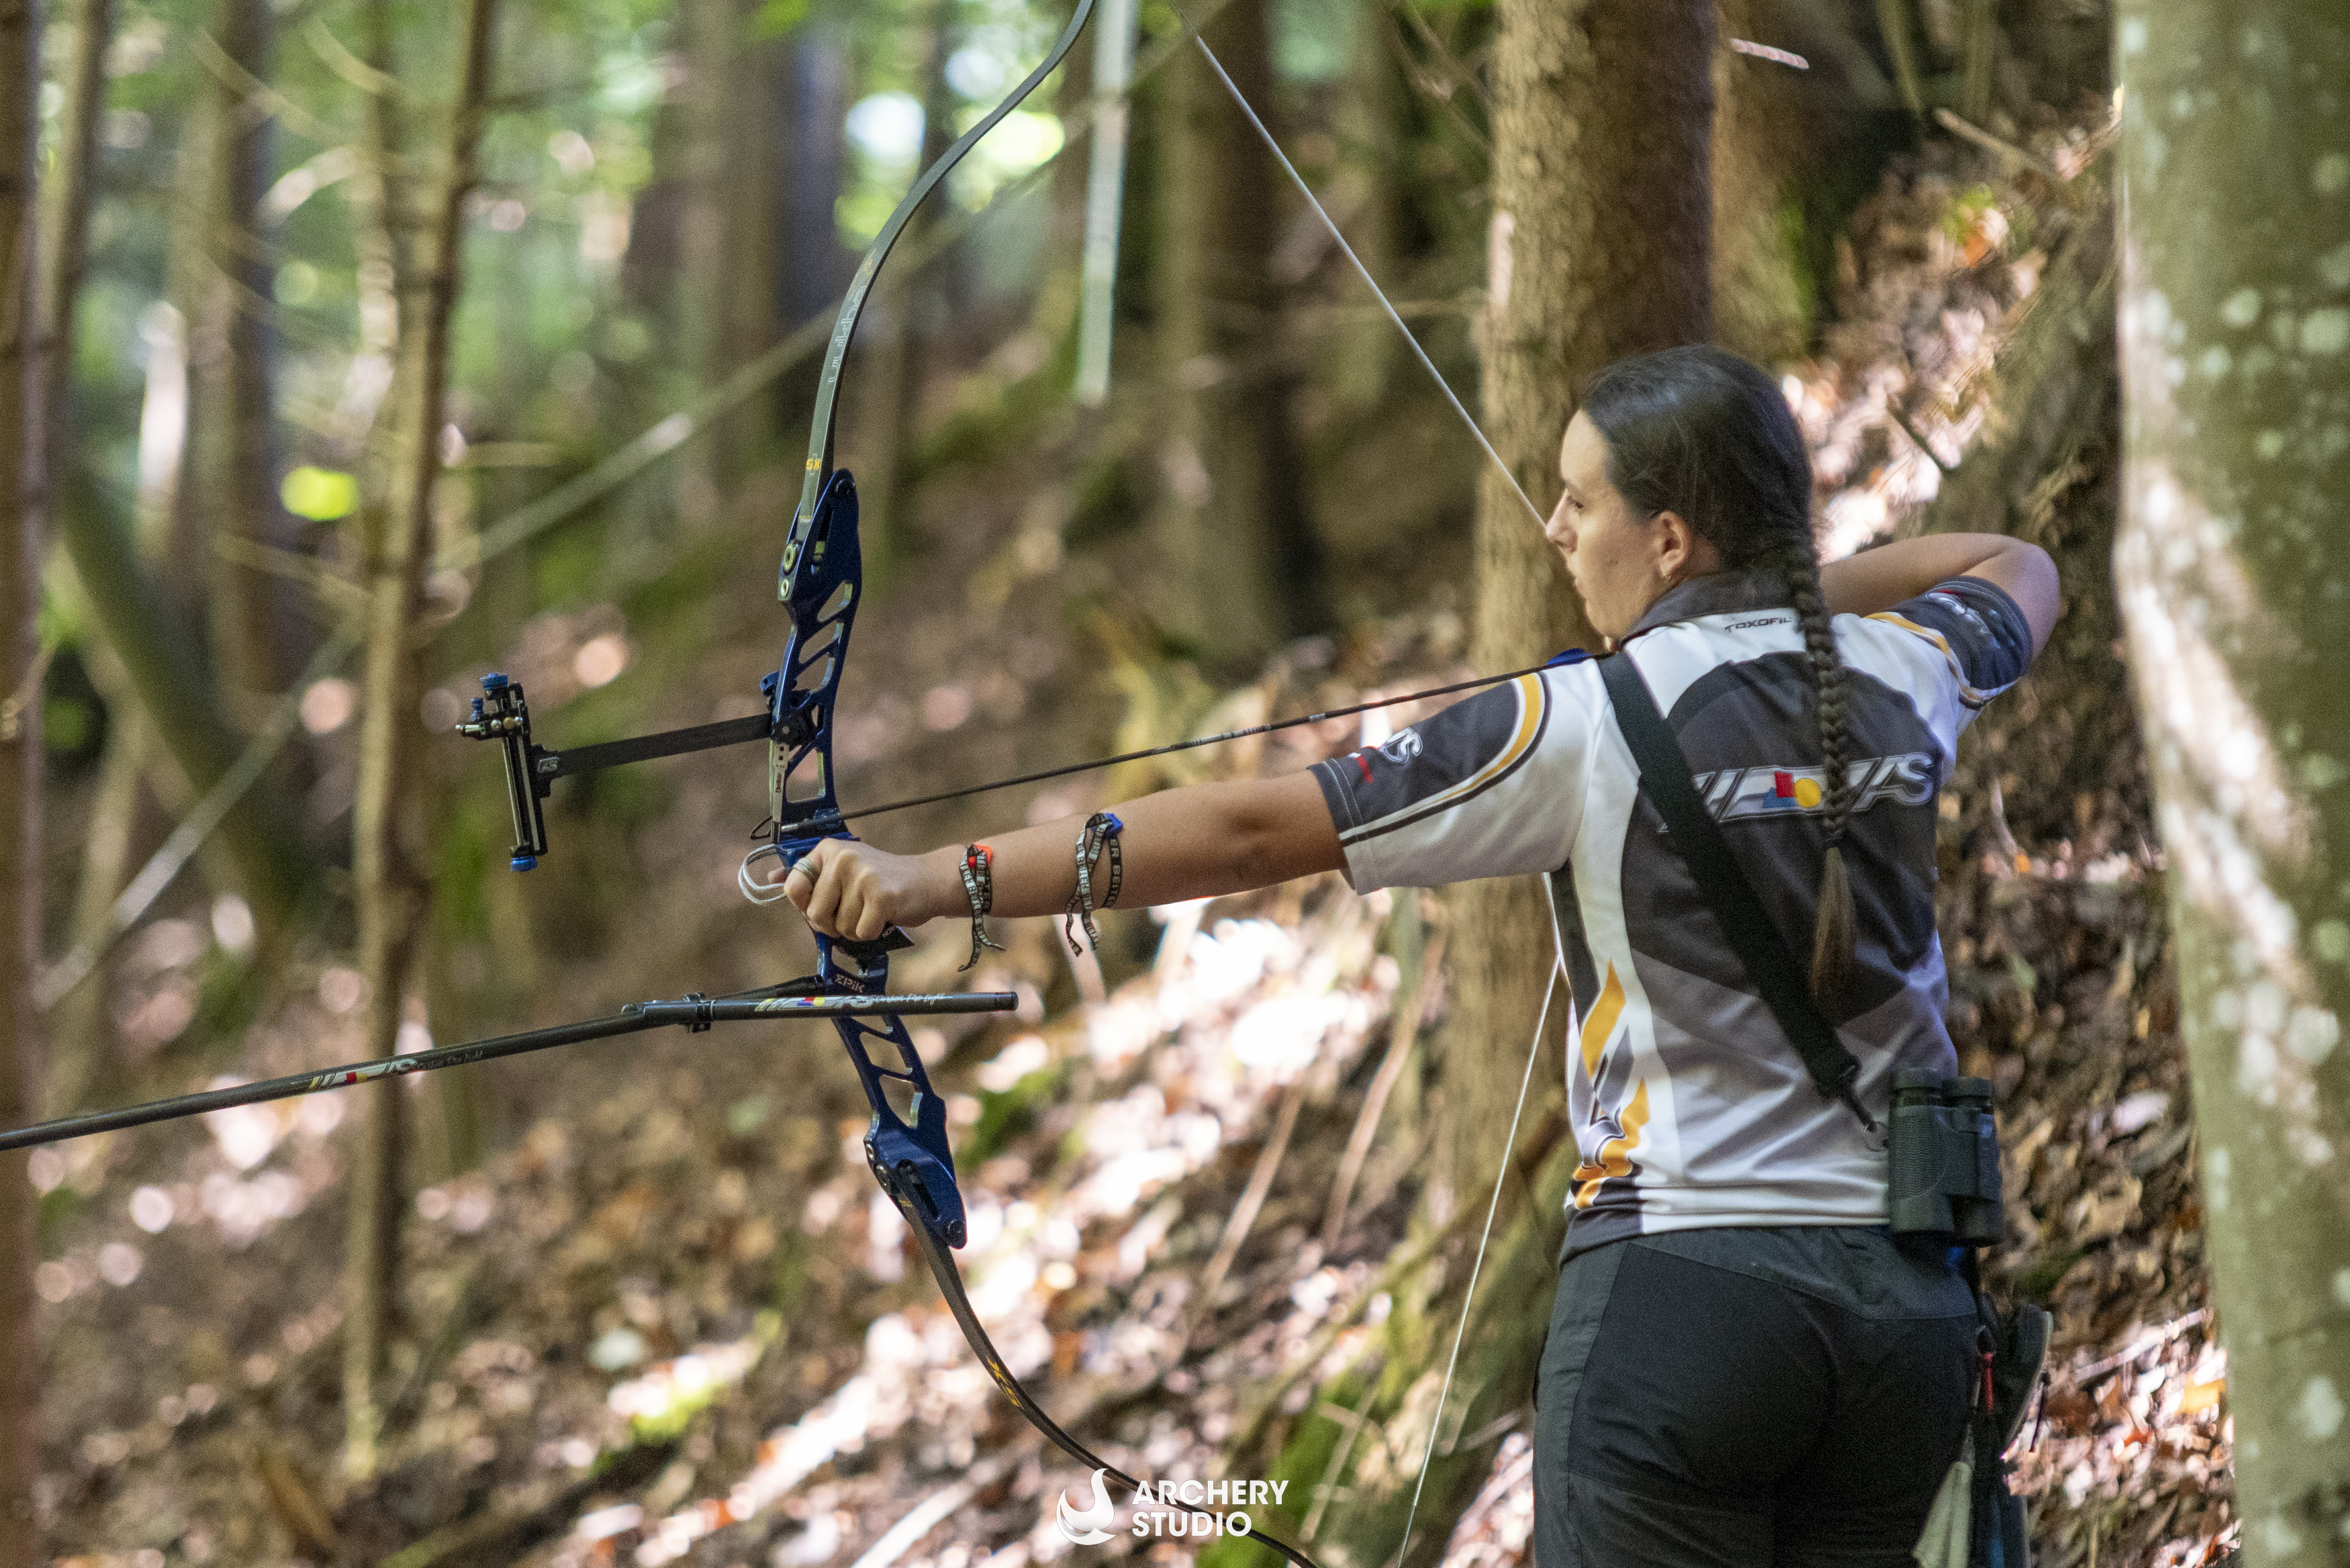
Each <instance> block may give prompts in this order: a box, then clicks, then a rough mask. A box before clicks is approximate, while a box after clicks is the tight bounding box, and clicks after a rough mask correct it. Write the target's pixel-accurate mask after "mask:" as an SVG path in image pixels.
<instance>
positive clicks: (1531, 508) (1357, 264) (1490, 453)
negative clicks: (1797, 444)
mask: <svg viewBox="0 0 2350 1568" xmlns="http://www.w3.org/2000/svg"><path fill="white" fill-rule="evenodd" d="M1185 30H1186V31H1188V32H1190V33H1191V41H1192V42H1193V43H1195V44H1197V45H1199V46H1200V53H1201V55H1203V56H1205V57H1207V61H1208V64H1209V66H1210V67H1211V68H1213V70H1214V71H1215V73H1216V76H1217V78H1218V79H1220V80H1221V81H1222V83H1223V84H1224V90H1225V91H1227V92H1229V93H1230V94H1232V101H1233V102H1234V103H1236V104H1238V105H1239V106H1240V110H1241V113H1242V114H1243V115H1244V116H1246V117H1247V119H1248V122H1249V124H1250V125H1251V126H1252V127H1253V128H1254V130H1255V131H1256V133H1257V137H1258V139H1259V140H1262V141H1263V143H1264V145H1265V147H1266V149H1267V150H1268V151H1271V152H1272V154H1273V156H1274V161H1276V162H1278V163H1279V164H1280V165H1281V167H1282V170H1283V171H1284V173H1286V174H1287V175H1288V176H1289V179H1290V182H1291V183H1292V184H1294V185H1295V186H1296V187H1297V190H1298V193H1299V194H1300V195H1302V196H1304V197H1305V203H1306V205H1307V206H1309V207H1311V208H1313V209H1314V214H1315V216H1316V217H1318V218H1320V219H1321V220H1322V226H1323V227H1324V228H1325V229H1327V230H1328V231H1329V233H1330V238H1331V239H1332V240H1333V241H1334V242H1336V244H1337V246H1338V249H1339V251H1340V252H1341V253H1342V254H1344V255H1345V256H1346V258H1347V261H1348V262H1350V263H1352V264H1353V265H1354V268H1355V272H1356V275H1357V276H1359V277H1360V278H1361V279H1362V280H1363V282H1364V284H1365V286H1367V287H1368V288H1369V289H1370V291H1371V293H1372V295H1373V296H1375V297H1377V299H1378V302H1379V307H1380V308H1381V309H1383V310H1385V311H1386V312H1387V315H1388V320H1389V321H1391V322H1393V323H1395V328H1396V330H1397V331H1398V332H1400V333H1402V334H1403V339H1404V341H1405V342H1407V343H1409V344H1410V345H1411V351H1412V354H1413V356H1414V357H1415V358H1418V359H1419V363H1420V367H1421V369H1425V370H1426V371H1427V372H1428V373H1429V375H1430V378H1432V379H1434V380H1435V382H1436V384H1437V386H1438V387H1439V388H1440V389H1442V391H1443V393H1444V400H1445V401H1446V402H1448V403H1451V405H1452V411H1453V412H1454V413H1457V414H1459V415H1460V416H1461V423H1463V424H1465V425H1467V426H1468V427H1469V432H1470V434H1471V435H1473V436H1475V437H1476V438H1477V444H1478V446H1479V447H1481V448H1482V449H1483V451H1484V453H1485V455H1486V457H1487V458H1489V459H1491V460H1492V464H1493V467H1494V468H1495V469H1496V470H1498V471H1499V472H1500V473H1501V475H1502V478H1503V481H1504V482H1505V483H1507V484H1508V485H1509V487H1510V491H1511V493H1513V494H1514V495H1515V496H1516V497H1517V498H1518V500H1519V502H1520V503H1521V504H1523V505H1524V507H1525V509H1526V514H1527V515H1529V516H1531V517H1532V518H1533V519H1534V524H1535V526H1536V527H1541V526H1542V525H1543V524H1544V517H1543V514H1542V511H1541V509H1540V508H1539V507H1537V506H1535V505H1534V501H1533V499H1532V498H1531V497H1530V496H1528V495H1527V494H1526V493H1525V490H1524V488H1523V486H1521V485H1520V484H1519V483H1518V476H1517V475H1516V474H1515V473H1513V472H1511V470H1510V465H1509V464H1508V463H1506V462H1503V461H1502V454H1501V453H1500V452H1496V451H1494V450H1493V443H1492V441H1488V440H1487V439H1486V437H1485V431H1484V430H1483V428H1482V426H1480V425H1479V424H1478V423H1477V421H1476V418H1475V416H1474V415H1472V414H1471V413H1470V411H1469V410H1468V408H1467V407H1466V406H1465V405H1464V404H1463V403H1462V402H1461V399H1460V396H1459V394H1457V393H1455V392H1454V391H1453V389H1452V383H1451V382H1450V381H1448V380H1446V379H1444V373H1443V372H1442V371H1440V370H1439V369H1437V368H1436V362H1435V361H1434V360H1432V359H1430V358H1429V357H1428V350H1427V349H1425V348H1421V347H1420V345H1419V338H1418V337H1414V336H1413V335H1412V331H1411V328H1410V327H1407V326H1405V325H1404V319H1403V317H1401V316H1400V315H1399V314H1398V313H1397V311H1396V307H1395V306H1394V304H1393V302H1391V301H1390V300H1389V299H1388V295H1387V291H1386V290H1385V289H1383V288H1381V287H1380V286H1379V282H1378V279H1377V278H1375V277H1373V276H1372V275H1371V269H1370V268H1368V267H1367V266H1365V265H1363V258H1362V257H1360V256H1358V255H1357V254H1355V247H1354V246H1352V245H1350V244H1347V236H1346V235H1345V234H1343V233H1341V232H1340V230H1339V228H1338V224H1337V223H1336V220H1335V219H1333V218H1332V217H1331V216H1330V213H1329V211H1328V209H1326V208H1325V207H1324V206H1323V205H1322V202H1321V199H1320V198H1319V197H1317V196H1315V194H1314V188H1313V187H1312V186H1310V185H1308V184H1307V183H1306V182H1305V176H1304V175H1302V174H1300V173H1299V172H1298V171H1297V166H1296V165H1295V164H1294V163H1292V162H1291V161H1289V155H1288V154H1287V153H1285V152H1284V151H1282V150H1281V143H1280V142H1278V141H1277V140H1274V135H1273V132H1272V131H1271V130H1268V129H1266V127H1265V123H1264V121H1263V119H1261V118H1260V117H1259V116H1258V114H1257V112H1256V109H1255V108H1254V106H1253V105H1252V104H1251V103H1250V102H1249V100H1248V95H1247V94H1246V93H1243V91H1241V88H1240V84H1239V83H1238V82H1236V81H1234V80H1232V73H1231V72H1230V71H1227V70H1225V69H1224V63H1223V62H1222V60H1220V59H1218V58H1216V51H1215V50H1213V49H1211V48H1210V47H1208V40H1207V39H1206V38H1204V37H1202V36H1201V35H1200V33H1199V32H1198V30H1197V29H1195V28H1192V27H1191V26H1190V25H1189V24H1188V23H1187V24H1185ZM1560 967H1561V961H1560V960H1559V959H1558V958H1557V957H1556V956H1555V955H1554V957H1553V959H1552V961H1551V967H1550V975H1549V980H1548V981H1547V983H1546V984H1545V985H1544V988H1543V1002H1542V1011H1541V1012H1540V1013H1539V1014H1538V1015H1537V1016H1536V1018H1535V1020H1534V1044H1532V1045H1531V1046H1529V1047H1528V1048H1527V1051H1526V1066H1525V1072H1524V1074H1523V1075H1522V1076H1521V1077H1520V1078H1519V1080H1518V1103H1517V1106H1516V1107H1515V1108H1514V1109H1513V1110H1512V1111H1511V1113H1510V1136H1509V1138H1508V1140H1507V1141H1506V1142H1504V1143H1503V1146H1502V1151H1503V1152H1502V1168H1501V1171H1500V1173H1499V1174H1498V1175H1496V1176H1495V1177H1494V1178H1493V1196H1492V1200H1491V1201H1490V1202H1489V1203H1487V1205H1486V1208H1485V1229H1484V1231H1483V1233H1482V1234H1481V1235H1480V1236H1479V1237H1478V1238H1477V1255H1476V1259H1475V1261H1474V1262H1471V1264H1470V1267H1469V1288H1468V1292H1467V1294H1466V1297H1465V1299H1464V1300H1463V1301H1462V1302H1461V1321H1460V1323H1459V1324H1458V1325H1456V1326H1455V1327H1454V1329H1453V1331H1452V1352H1451V1355H1449V1356H1448V1357H1447V1358H1446V1359H1445V1363H1444V1382H1443V1385H1442V1386H1441V1387H1440V1389H1439V1390H1438V1392H1437V1396H1436V1412H1435V1414H1434V1415H1433V1416H1432V1417H1430V1420H1429V1424H1428V1438H1427V1441H1426V1442H1425V1443H1424V1444H1423V1445H1422V1449H1421V1453H1420V1459H1419V1480H1416V1481H1415V1482H1414V1483H1413V1484H1412V1489H1411V1506H1410V1508H1409V1509H1408V1510H1407V1511H1405V1514H1404V1521H1403V1539H1402V1541H1401V1542H1399V1544H1398V1545H1397V1547H1396V1554H1395V1564H1396V1568H1402V1564H1403V1560H1404V1554H1405V1552H1408V1551H1409V1550H1410V1547H1411V1529H1412V1524H1413V1522H1414V1521H1416V1520H1417V1519H1418V1518H1419V1500H1420V1494H1421V1493H1422V1492H1423V1491H1424V1490H1426V1489H1427V1486H1428V1470H1429V1466H1430V1464H1431V1463H1432V1462H1434V1460H1435V1458H1436V1436H1437V1433H1438V1432H1439V1431H1440V1430H1441V1429H1442V1428H1443V1423H1444V1405H1445V1401H1446V1400H1447V1399H1448V1398H1450V1397H1451V1393H1452V1376H1453V1373H1454V1371H1455V1369H1457V1368H1458V1366H1460V1363H1461V1342H1462V1340H1463V1339H1464V1338H1465V1337H1466V1336H1467V1334H1468V1332H1469V1315H1470V1313H1471V1309H1472V1308H1473V1307H1474V1306H1475V1304H1476V1301H1477V1280H1478V1276H1479V1275H1480V1274H1481V1273H1482V1272H1483V1271H1484V1267H1485V1251H1486V1248H1487V1246H1488V1245H1489V1244H1490V1243H1491V1242H1492V1238H1493V1218H1494V1216H1495V1215H1496V1214H1498V1213H1499V1212H1500V1211H1501V1207H1502V1188H1503V1184H1504V1183H1505V1182H1506V1181H1507V1180H1508V1179H1509V1174H1510V1158H1511V1156H1512V1155H1513V1153H1514V1152H1515V1151H1516V1148H1517V1144H1518V1126H1519V1122H1520V1120H1521V1118H1523V1116H1524V1115H1525V1109H1526V1091H1527V1089H1528V1088H1529V1087H1530V1086H1532V1085H1533V1083H1534V1061H1535V1059H1536V1058H1537V1057H1539V1056H1540V1055H1541V1054H1542V1041H1543V1031H1544V1029H1545V1028H1547V1027H1548V1025H1549V1023H1550V1004H1551V1002H1552V999H1553V998H1555V996H1556V995H1557V994H1558V977H1559V971H1560Z"/></svg>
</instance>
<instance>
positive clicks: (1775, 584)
mask: <svg viewBox="0 0 2350 1568" xmlns="http://www.w3.org/2000/svg"><path fill="white" fill-rule="evenodd" d="M1786 607H1787V585H1786V584H1785V583H1783V582H1782V581H1781V580H1780V579H1779V578H1778V577H1777V576H1773V575H1772V574H1770V573H1768V572H1735V571H1729V572H1708V573H1707V574H1706V575H1705V576H1701V577H1691V578H1690V580H1689V581H1688V582H1685V583H1682V584H1679V585H1678V586H1677V587H1670V588H1668V589H1666V590H1665V591H1664V592H1663V593H1662V594H1659V596H1658V597H1657V600H1656V602H1655V603H1654V604H1651V605H1650V606H1649V607H1648V608H1647V609H1645V610H1643V611H1641V612H1640V618H1639V619H1638V620H1637V621H1635V622H1633V623H1632V629H1631V630H1630V631H1627V632H1626V633H1625V634H1624V639H1623V640H1624V641H1627V642H1629V641H1630V640H1631V639H1634V638H1636V637H1638V636H1639V635H1640V634H1641V633H1642V632H1644V631H1654V630H1655V629H1656V628H1659V627H1660V626H1669V625H1671V624H1672V623H1673V622H1675V621H1681V620H1695V619H1697V618H1698V617H1700V616H1708V615H1727V614H1729V613H1730V612H1731V611H1733V610H1752V609H1785V608H1786Z"/></svg>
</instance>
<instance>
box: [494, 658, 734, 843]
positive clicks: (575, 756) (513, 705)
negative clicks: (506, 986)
mask: <svg viewBox="0 0 2350 1568" xmlns="http://www.w3.org/2000/svg"><path fill="white" fill-rule="evenodd" d="M774 681H775V677H774V676H772V675H770V676H768V677H767V679H766V680H764V681H762V682H761V683H760V684H761V686H762V687H763V688H765V687H770V686H772V685H773V683H774ZM457 733H459V734H461V735H463V736H465V737H467V738H468V739H471V740H475V741H495V742H498V744H499V748H500V751H501V753H502V755H503V758H504V763H505V774H506V805H507V806H508V807H509V808H510V809H511V810H512V812H513V813H514V834H515V842H514V853H513V858H512V861H511V862H510V863H511V864H512V865H513V867H514V868H515V870H517V871H528V870H530V869H532V868H533V867H536V866H537V864H538V857H540V856H542V855H544V854H546V808H545V802H546V797H547V795H548V794H549V793H550V792H551V791H552V790H553V789H554V787H555V781H556V779H561V778H576V777H577V776H578V775H579V774H592V773H595V772H597V771H598V770H599V769H603V768H614V767H619V765H620V764H621V763H641V762H649V761H650V760H651V759H652V758H654V757H674V756H678V755H681V754H682V753H686V752H706V751H710V750H712V748H714V747H718V746H739V745H742V744H743V743H745V742H750V741H764V740H767V739H769V738H771V737H772V736H773V735H774V734H775V721H774V719H773V718H772V717H771V715H769V714H766V713H754V714H752V715H750V716H749V717H748V718H743V719H724V720H721V721H720V722H717V723H715V724H696V725H694V726H693V727H691V729H685V730H665V731H663V732H660V734H657V735H639V736H637V737H635V738H634V739H631V740H626V741H609V742H605V743H604V744H602V745H597V746H575V747H573V748H572V749H570V750H569V751H566V752H556V751H550V750H548V749H547V748H546V747H545V746H542V745H540V744H538V743H537V742H536V741H533V740H532V739H531V735H530V703H529V701H528V700H527V699H526V698H525V696H524V695H523V690H522V682H521V681H519V680H507V679H506V678H505V677H504V675H501V674H498V673H496V672H495V671H493V672H491V673H490V674H487V675H484V676H483V677H482V694H481V695H480V696H479V697H476V698H474V699H473V717H472V718H470V719H468V720H466V721H465V722H463V723H462V724H459V725H458V726H457Z"/></svg>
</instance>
